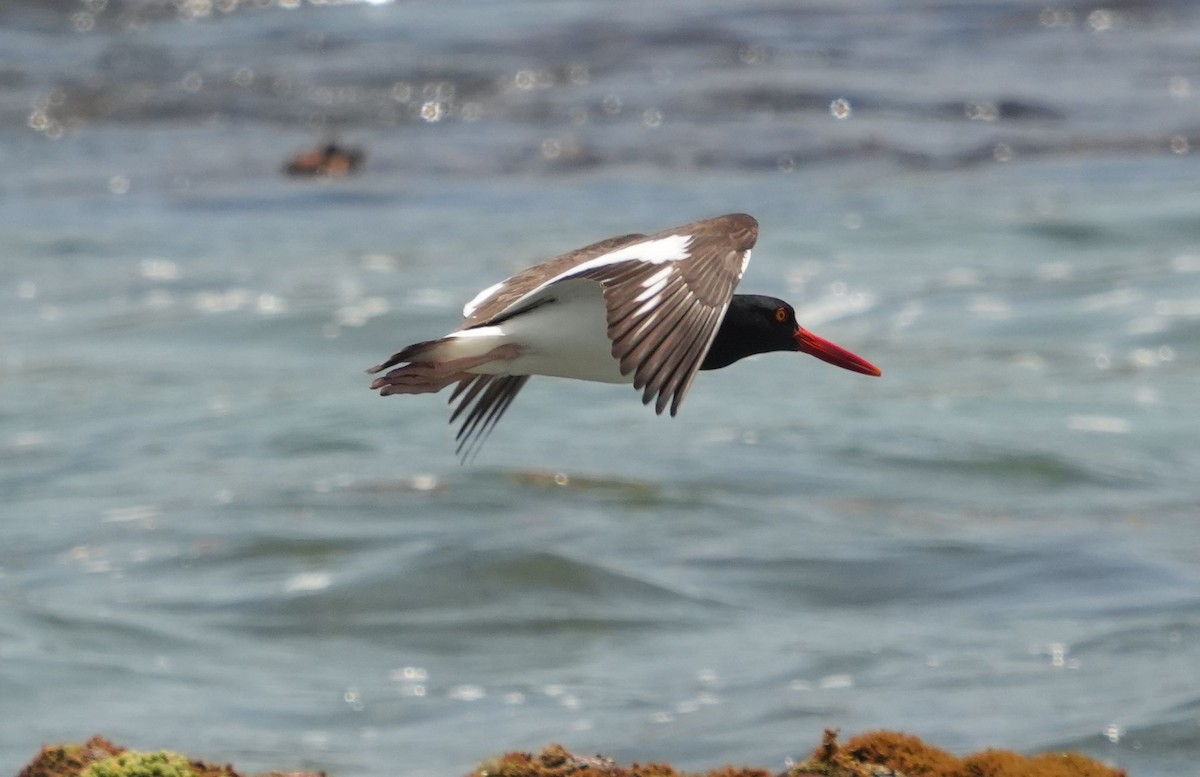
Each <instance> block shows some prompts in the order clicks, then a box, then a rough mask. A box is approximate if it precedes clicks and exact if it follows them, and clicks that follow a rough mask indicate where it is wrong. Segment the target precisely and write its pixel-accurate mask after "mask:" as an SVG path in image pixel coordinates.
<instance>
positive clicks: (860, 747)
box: [18, 729, 1126, 777]
mask: <svg viewBox="0 0 1200 777" xmlns="http://www.w3.org/2000/svg"><path fill="white" fill-rule="evenodd" d="M591 775H595V777H700V774H699V773H693V772H682V771H679V770H677V769H675V768H674V767H673V766H671V765H670V764H663V763H648V764H639V763H633V764H630V765H628V766H622V765H620V764H618V763H616V762H615V761H613V760H612V759H611V758H607V757H605V756H602V755H591V756H587V755H578V754H575V753H572V752H570V751H569V750H567V749H565V748H563V747H561V746H559V745H550V746H548V747H546V748H545V749H543V750H542V751H541V752H540V753H536V754H534V753H518V752H513V753H505V754H504V755H501V756H497V757H495V758H490V759H487V760H485V761H483V762H481V763H480V764H479V766H477V767H476V768H475V769H474V770H473V771H472V772H470V773H469V774H468V775H466V776H465V777H591ZM18 777H326V775H325V773H324V772H286V771H272V772H267V773H265V774H260V775H247V774H244V773H242V772H239V771H237V770H236V769H234V767H233V766H232V765H230V764H212V763H208V762H205V761H201V760H196V759H192V758H189V757H188V756H186V755H182V754H180V753H175V752H171V751H169V750H159V751H156V752H140V751H136V750H130V749H128V748H125V747H121V746H119V745H115V744H113V743H112V742H109V741H108V740H107V739H104V738H102V737H99V736H95V737H92V738H91V739H89V740H88V741H87V742H83V743H73V744H58V745H47V746H44V747H42V749H41V752H39V753H38V754H37V755H36V756H35V757H34V759H33V760H32V761H30V763H29V764H28V765H27V766H26V767H25V768H24V769H23V770H21V773H20V775H19V776H18ZM703 777H1126V773H1125V771H1124V770H1123V769H1116V768H1113V767H1110V766H1106V765H1104V764H1102V763H1100V762H1099V761H1097V760H1095V759H1094V758H1091V757H1089V756H1085V755H1082V754H1080V753H1075V752H1068V753H1041V754H1038V755H1031V756H1026V755H1021V754H1019V753H1015V752H1013V751H1011V750H990V749H989V750H984V751H982V752H979V753H974V754H972V755H968V756H964V757H962V758H960V757H958V756H955V755H953V754H951V753H949V752H947V751H945V750H942V749H940V748H937V747H934V746H932V745H929V744H926V743H925V742H923V741H922V740H921V739H919V738H918V737H915V736H911V735H909V734H904V733H901V732H897V731H871V732H867V733H865V734H859V735H858V736H855V737H853V738H851V739H849V740H847V741H846V742H845V743H844V744H843V743H839V742H838V739H837V732H836V731H833V730H829V729H827V730H826V731H825V736H824V737H823V739H822V741H821V743H820V744H819V745H818V746H817V747H816V749H815V750H813V752H812V754H811V755H810V756H809V757H808V758H806V759H805V760H803V761H801V762H799V763H797V764H795V765H793V766H791V767H790V768H788V769H787V771H785V772H782V773H780V774H778V775H775V774H774V773H772V772H771V771H769V770H767V769H762V768H754V767H734V766H722V767H719V768H716V769H712V770H710V771H708V772H705V773H703Z"/></svg>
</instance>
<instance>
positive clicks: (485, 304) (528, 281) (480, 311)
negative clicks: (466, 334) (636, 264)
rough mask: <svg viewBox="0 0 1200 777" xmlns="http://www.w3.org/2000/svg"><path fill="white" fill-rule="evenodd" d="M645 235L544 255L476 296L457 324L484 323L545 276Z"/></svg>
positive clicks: (553, 275) (472, 324) (468, 325)
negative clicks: (544, 258)
mask: <svg viewBox="0 0 1200 777" xmlns="http://www.w3.org/2000/svg"><path fill="white" fill-rule="evenodd" d="M645 239H646V236H645V235H638V234H631V235H621V236H620V237H610V238H608V239H607V240H601V241H600V242H598V243H592V244H591V245H589V246H584V247H583V248H577V249H575V250H574V251H570V252H568V253H565V254H562V255H561V256H556V257H554V258H553V259H547V260H546V261H544V262H542V263H541V264H535V265H534V266H533V267H527V268H525V269H524V270H521V271H520V272H519V273H517V274H516V275H514V276H512V277H511V278H509V279H508V280H505V281H503V282H502V283H500V284H497V286H496V289H495V291H493V292H492V294H491V295H490V296H488V297H485V298H483V299H481V300H478V301H477V302H476V304H475V307H474V308H473V309H472V310H471V313H470V315H468V316H467V317H466V319H465V320H464V321H463V322H462V324H460V325H459V327H458V328H459V329H470V328H471V327H473V326H479V325H480V324H485V323H487V322H488V321H490V320H491V319H493V318H495V317H496V316H498V315H500V314H501V313H503V312H504V311H505V309H507V308H508V306H509V305H511V304H513V303H514V302H516V301H517V300H519V299H520V298H521V297H524V296H525V295H526V294H528V293H529V292H531V291H533V290H534V289H536V288H537V287H538V286H540V285H541V284H543V283H545V282H546V280H547V279H548V278H553V277H555V276H556V275H560V274H561V273H564V272H566V271H568V270H570V269H571V268H572V267H576V266H578V265H580V264H583V263H584V262H586V261H588V260H589V259H595V258H596V257H597V256H602V255H604V254H606V253H608V252H609V251H615V250H617V249H618V248H621V247H623V246H627V245H629V244H630V243H636V242H637V241H639V240H645Z"/></svg>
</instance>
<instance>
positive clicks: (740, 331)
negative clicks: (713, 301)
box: [700, 295, 779, 370]
mask: <svg viewBox="0 0 1200 777" xmlns="http://www.w3.org/2000/svg"><path fill="white" fill-rule="evenodd" d="M740 296H742V295H735V296H734V298H733V300H732V301H731V302H730V304H729V309H728V310H726V311H725V317H724V318H723V319H721V325H720V326H719V327H718V328H717V334H716V337H714V338H713V343H712V347H711V348H709V349H708V353H707V354H705V356H704V361H703V362H701V364H700V369H702V370H719V369H720V368H722V367H728V366H729V365H731V364H733V363H734V362H735V361H737V360H738V359H744V358H746V357H747V356H753V355H755V354H759V353H766V352H767V351H775V350H779V349H778V348H776V347H774V346H773V345H772V344H771V343H770V341H769V340H768V339H766V338H765V337H764V336H763V334H764V333H763V326H762V323H761V321H760V319H759V317H757V316H753V315H749V314H748V311H746V310H745V309H743V305H742V304H741V301H740V300H739V297H740Z"/></svg>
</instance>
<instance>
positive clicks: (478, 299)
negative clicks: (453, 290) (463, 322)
mask: <svg viewBox="0 0 1200 777" xmlns="http://www.w3.org/2000/svg"><path fill="white" fill-rule="evenodd" d="M505 283H506V281H500V282H499V283H493V284H492V285H491V286H488V287H487V288H486V289H484V290H483V291H481V292H479V293H478V294H476V295H475V296H474V297H473V298H472V299H471V301H470V302H468V303H467V304H465V305H463V318H470V317H471V314H472V313H474V312H475V311H476V310H478V309H479V306H480V305H482V304H483V303H484V302H487V300H488V299H490V298H491V297H492V295H494V294H495V293H496V292H498V291H500V287H501V286H503V285H504V284H505Z"/></svg>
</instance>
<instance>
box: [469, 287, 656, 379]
mask: <svg viewBox="0 0 1200 777" xmlns="http://www.w3.org/2000/svg"><path fill="white" fill-rule="evenodd" d="M540 294H541V295H542V296H543V297H544V298H545V299H546V300H548V301H547V302H545V304H541V305H537V306H536V307H534V308H533V309H532V310H529V311H528V312H525V313H521V314H519V315H516V316H513V317H512V318H510V319H508V320H506V321H503V322H501V323H500V324H497V325H495V326H486V327H477V328H475V329H465V330H462V331H460V332H455V333H454V334H453V335H451V337H453V338H455V339H457V340H459V342H458V344H457V345H458V346H459V348H462V349H463V350H464V351H466V350H470V351H472V352H476V351H478V352H486V351H487V350H490V349H491V348H494V347H496V346H499V345H505V344H508V343H515V344H517V345H519V346H520V347H521V355H520V356H518V357H516V358H515V359H510V360H504V361H495V362H489V363H488V364H484V365H482V366H480V367H478V368H476V369H474V370H471V371H472V372H477V373H482V374H485V375H550V376H554V377H559V378H577V379H579V380H591V381H597V382H600V383H632V382H633V376H632V375H628V376H627V375H622V374H621V371H620V369H619V368H618V365H617V360H616V359H614V358H613V356H612V342H611V341H610V340H609V339H608V315H607V309H606V308H605V305H604V295H603V291H602V289H601V287H600V284H599V283H596V282H595V281H589V280H582V279H575V280H565V281H559V282H558V283H555V284H554V286H553V288H546V289H543V290H542V291H541V293H540ZM456 350H457V349H456Z"/></svg>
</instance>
